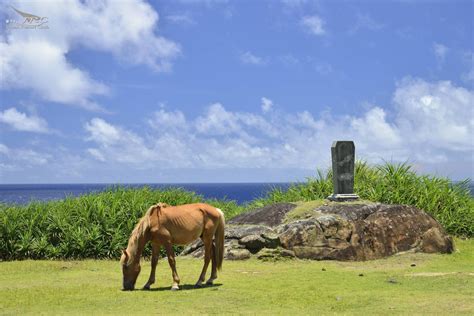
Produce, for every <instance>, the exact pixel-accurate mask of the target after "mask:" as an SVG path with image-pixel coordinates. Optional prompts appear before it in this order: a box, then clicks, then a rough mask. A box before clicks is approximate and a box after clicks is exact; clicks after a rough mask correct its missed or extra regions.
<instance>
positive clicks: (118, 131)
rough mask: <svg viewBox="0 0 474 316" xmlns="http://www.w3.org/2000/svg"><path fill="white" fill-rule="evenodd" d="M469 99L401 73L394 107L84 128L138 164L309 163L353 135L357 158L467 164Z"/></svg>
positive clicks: (218, 110) (102, 145)
mask: <svg viewBox="0 0 474 316" xmlns="http://www.w3.org/2000/svg"><path fill="white" fill-rule="evenodd" d="M267 100H269V99H267ZM261 101H262V102H263V100H261ZM269 101H270V100H269ZM472 104H474V92H473V91H471V90H467V89H465V88H461V87H457V86H455V85H453V84H452V83H450V82H443V81H441V82H433V83H431V82H426V81H424V80H421V79H410V78H407V79H404V80H402V81H401V82H400V83H399V84H398V85H397V88H396V90H395V92H394V95H393V102H392V105H393V106H392V107H389V108H385V109H384V108H381V107H380V106H377V105H372V106H370V107H369V109H368V110H367V111H366V112H364V113H361V114H360V115H353V116H336V117H333V116H331V115H330V114H328V113H322V114H320V115H319V117H315V116H314V115H313V114H312V113H310V112H308V111H303V112H296V113H288V112H282V111H269V112H267V113H265V114H261V115H260V114H255V113H250V112H239V111H231V110H229V109H227V108H225V107H224V106H223V105H222V104H220V103H214V104H211V105H210V106H209V107H208V108H207V109H206V111H205V112H204V113H203V114H202V115H199V116H197V117H194V118H186V117H185V116H184V114H183V113H182V112H180V111H166V110H164V109H160V110H159V111H157V112H155V113H154V115H153V116H152V118H151V119H149V121H148V123H149V124H150V126H151V127H152V129H151V131H147V132H146V133H143V132H142V134H141V135H138V134H137V133H135V132H132V131H129V130H126V129H124V128H121V127H117V126H113V125H112V124H110V123H107V122H105V121H103V120H100V119H94V120H92V121H91V122H90V123H88V124H87V125H86V126H85V128H86V130H87V131H88V132H89V134H90V137H89V138H88V139H89V140H92V141H94V142H95V143H96V144H97V145H98V147H97V148H96V150H97V151H91V150H90V149H89V153H90V154H91V155H93V156H94V157H96V159H99V160H102V159H104V160H105V161H107V162H109V161H110V162H119V163H129V164H131V165H134V166H141V167H144V166H157V165H158V166H160V168H209V169H212V168H277V169H278V168H298V169H314V168H315V167H324V166H326V165H328V164H329V159H330V154H329V148H330V146H331V143H332V142H333V141H334V140H337V139H352V140H354V141H355V143H356V148H357V155H358V158H363V159H367V160H369V161H370V162H375V163H379V162H381V161H382V159H383V160H392V161H406V160H408V161H410V162H416V163H417V165H430V166H440V164H445V163H447V162H448V161H451V162H456V161H458V162H459V161H461V160H462V161H464V160H463V159H471V162H472V157H471V158H469V156H468V155H469V153H472V151H473V150H474V145H473V142H472V139H473V138H474V120H473V119H472V117H474V116H473V113H472V111H473V110H472ZM459 113H465V115H459ZM92 126H94V128H91V127H92ZM180 127H182V128H180ZM118 140H119V141H118ZM132 153H133V154H132ZM466 155H467V156H466ZM124 156H133V159H128V160H127V159H124V158H123V157H124ZM459 163H461V162H459ZM464 163H465V162H464ZM466 176H469V175H466Z"/></svg>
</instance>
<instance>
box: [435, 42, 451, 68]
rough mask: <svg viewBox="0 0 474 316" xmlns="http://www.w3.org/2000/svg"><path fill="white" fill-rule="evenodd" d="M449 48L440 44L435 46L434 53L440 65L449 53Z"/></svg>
mask: <svg viewBox="0 0 474 316" xmlns="http://www.w3.org/2000/svg"><path fill="white" fill-rule="evenodd" d="M448 51H449V48H448V47H447V46H445V45H443V44H440V43H434V44H433V52H434V54H435V56H436V60H437V61H438V63H440V64H442V63H443V62H444V60H445V58H446V54H447V53H448Z"/></svg>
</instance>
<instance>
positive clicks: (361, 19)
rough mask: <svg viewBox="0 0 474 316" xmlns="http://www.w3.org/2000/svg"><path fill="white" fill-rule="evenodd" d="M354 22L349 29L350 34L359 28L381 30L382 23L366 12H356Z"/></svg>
mask: <svg viewBox="0 0 474 316" xmlns="http://www.w3.org/2000/svg"><path fill="white" fill-rule="evenodd" d="M356 19H357V20H356V22H355V24H354V25H353V26H352V28H351V29H350V30H349V33H350V34H354V33H357V32H359V31H360V30H364V29H365V30H369V31H378V30H381V29H382V28H383V27H384V25H383V24H382V23H380V22H377V21H376V20H374V19H373V18H372V17H371V16H370V15H369V14H368V13H364V14H362V13H357V15H356Z"/></svg>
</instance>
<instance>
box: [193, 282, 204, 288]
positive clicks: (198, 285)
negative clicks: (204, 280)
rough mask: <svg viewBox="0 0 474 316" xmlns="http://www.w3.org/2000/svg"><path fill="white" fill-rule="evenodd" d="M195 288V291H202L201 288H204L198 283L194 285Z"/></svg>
mask: <svg viewBox="0 0 474 316" xmlns="http://www.w3.org/2000/svg"><path fill="white" fill-rule="evenodd" d="M194 288H195V289H200V288H202V284H201V283H196V284H194Z"/></svg>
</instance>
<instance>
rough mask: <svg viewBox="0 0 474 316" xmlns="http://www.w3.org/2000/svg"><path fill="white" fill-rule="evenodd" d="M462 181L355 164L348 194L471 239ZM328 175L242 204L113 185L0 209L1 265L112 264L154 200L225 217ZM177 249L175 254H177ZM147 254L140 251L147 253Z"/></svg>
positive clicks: (328, 185)
mask: <svg viewBox="0 0 474 316" xmlns="http://www.w3.org/2000/svg"><path fill="white" fill-rule="evenodd" d="M468 183H469V181H467V180H466V181H464V182H461V183H457V184H453V183H452V182H451V181H450V180H448V179H445V178H438V177H433V176H420V175H417V174H416V173H415V172H414V171H413V170H412V168H411V167H410V166H409V165H407V164H398V165H396V164H388V163H386V164H384V165H380V166H369V165H368V164H366V163H364V162H358V163H357V164H356V170H355V192H356V193H358V194H359V196H360V197H361V198H362V199H364V200H370V201H378V202H382V203H393V204H407V205H415V206H417V207H418V208H420V209H423V210H425V211H426V212H428V213H430V214H431V215H432V216H433V217H434V218H436V219H437V220H438V221H439V222H440V223H441V224H442V225H443V226H444V227H445V229H446V230H447V231H448V232H449V233H450V234H453V235H457V236H465V237H473V236H474V200H473V198H472V197H471V196H470V192H469V187H468ZM332 188H333V186H332V172H331V171H327V172H323V171H320V170H319V171H318V172H317V175H316V177H314V178H309V179H308V180H307V182H305V183H301V184H295V185H292V186H290V188H289V189H288V190H281V189H278V188H275V189H273V190H272V191H270V192H269V193H268V194H267V195H266V196H264V197H262V198H259V199H256V200H254V201H252V202H251V203H250V204H249V205H246V206H242V205H237V204H236V203H235V202H234V201H226V200H204V198H203V197H202V196H200V195H197V194H195V193H193V192H187V191H184V190H182V189H167V190H152V189H150V188H148V187H144V188H141V189H128V188H123V187H113V188H110V189H108V190H107V191H105V192H101V193H91V194H88V195H84V196H81V197H77V198H75V197H69V198H66V199H64V200H61V201H51V202H32V203H30V204H28V205H23V206H22V205H6V204H2V205H0V260H13V259H25V258H31V259H45V258H51V259H52V258H68V259H73V258H117V257H118V256H120V252H121V249H123V248H124V247H125V246H126V245H127V240H128V237H129V235H130V233H131V231H132V230H133V227H134V225H135V224H136V222H137V221H138V219H139V218H140V217H141V216H143V214H144V212H145V211H146V210H147V208H148V207H149V206H150V205H152V204H154V203H157V202H165V203H168V204H171V205H179V204H185V203H192V202H203V201H204V202H208V203H210V204H212V205H215V206H216V207H219V208H220V209H222V210H223V211H224V213H225V214H226V218H231V217H233V216H235V215H237V214H239V213H241V212H243V211H245V210H248V209H252V208H255V207H261V206H264V205H268V204H271V203H275V202H295V201H310V200H317V199H324V198H326V197H327V196H328V195H330V194H331V193H332V191H333V189H332ZM177 250H178V251H179V249H177ZM149 253H150V249H149V248H146V249H145V255H149Z"/></svg>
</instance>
